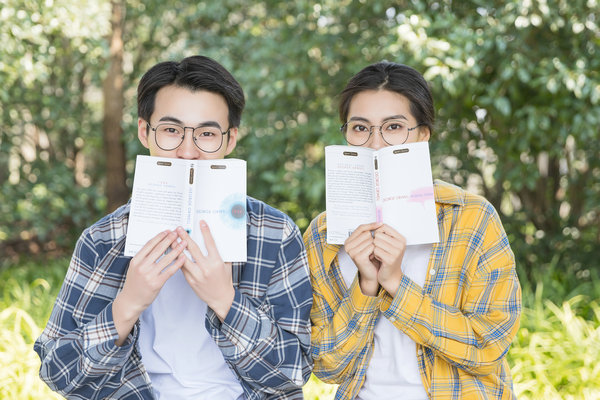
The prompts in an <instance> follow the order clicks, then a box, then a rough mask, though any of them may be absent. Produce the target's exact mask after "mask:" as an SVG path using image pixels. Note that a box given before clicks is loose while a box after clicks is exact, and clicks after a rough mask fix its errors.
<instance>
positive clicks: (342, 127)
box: [340, 121, 426, 146]
mask: <svg viewBox="0 0 600 400" xmlns="http://www.w3.org/2000/svg"><path fill="white" fill-rule="evenodd" d="M349 122H352V121H346V123H345V124H344V125H342V126H340V132H341V133H342V136H344V139H345V140H346V143H348V144H350V145H352V146H362V145H363V144H365V143H367V142H368V141H369V139H371V135H372V134H373V128H379V134H381V138H382V139H383V141H384V142H386V143H387V144H389V145H390V146H395V145H399V144H404V143H406V141H407V140H408V135H410V132H411V131H414V130H415V129H417V128H418V127H420V126H424V125H426V124H418V125H416V126H413V127H412V128H406V131H407V133H406V138H404V142H402V143H396V144H393V143H390V142H388V141H387V140H385V136H383V129H382V128H383V125H385V124H387V123H389V121H388V122H386V123H385V124H382V125H369V136H367V139H366V140H365V141H364V142H362V143H361V144H354V143H350V142H349V141H348V138H347V137H346V128H347V127H348V123H349Z"/></svg>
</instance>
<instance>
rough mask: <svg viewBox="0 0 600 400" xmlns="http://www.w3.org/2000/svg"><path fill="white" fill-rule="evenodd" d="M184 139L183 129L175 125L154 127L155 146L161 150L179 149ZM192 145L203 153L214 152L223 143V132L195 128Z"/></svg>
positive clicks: (214, 128) (211, 127)
mask: <svg viewBox="0 0 600 400" xmlns="http://www.w3.org/2000/svg"><path fill="white" fill-rule="evenodd" d="M184 137H185V129H184V128H183V127H182V126H180V125H175V124H160V125H158V126H157V127H156V144H157V145H158V147H160V148H161V149H163V150H173V149H176V148H177V147H179V145H181V143H182V142H183V139H184ZM193 138H194V144H195V145H196V146H197V147H198V148H199V149H200V150H203V151H206V152H215V151H217V150H219V149H220V148H221V145H222V143H223V132H221V130H220V129H219V128H217V127H216V126H203V127H197V128H195V129H194V131H193Z"/></svg>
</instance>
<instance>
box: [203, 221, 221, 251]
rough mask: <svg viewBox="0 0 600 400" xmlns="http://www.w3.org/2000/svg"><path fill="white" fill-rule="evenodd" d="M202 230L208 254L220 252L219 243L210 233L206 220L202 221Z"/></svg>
mask: <svg viewBox="0 0 600 400" xmlns="http://www.w3.org/2000/svg"><path fill="white" fill-rule="evenodd" d="M200 231H201V232H202V238H203V239H204V245H205V246H206V251H207V252H208V254H207V255H209V256H210V255H213V254H219V251H218V250H217V244H216V243H215V239H214V238H213V236H212V233H210V228H209V227H208V224H207V223H206V221H200Z"/></svg>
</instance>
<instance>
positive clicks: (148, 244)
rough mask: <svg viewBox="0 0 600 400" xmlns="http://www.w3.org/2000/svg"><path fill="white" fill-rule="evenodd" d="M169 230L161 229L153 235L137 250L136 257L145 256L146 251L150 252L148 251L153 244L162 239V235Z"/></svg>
mask: <svg viewBox="0 0 600 400" xmlns="http://www.w3.org/2000/svg"><path fill="white" fill-rule="evenodd" d="M169 232H170V231H169V230H166V231H162V232H160V233H159V234H157V235H156V236H154V237H153V238H152V239H150V240H148V242H146V244H145V245H144V246H143V247H142V248H141V249H140V250H139V251H138V252H137V254H136V257H138V258H144V257H146V255H148V253H150V251H151V250H152V249H153V248H154V246H156V245H157V244H158V242H160V241H161V240H162V239H164V237H165V236H166V235H167V234H168V233H169Z"/></svg>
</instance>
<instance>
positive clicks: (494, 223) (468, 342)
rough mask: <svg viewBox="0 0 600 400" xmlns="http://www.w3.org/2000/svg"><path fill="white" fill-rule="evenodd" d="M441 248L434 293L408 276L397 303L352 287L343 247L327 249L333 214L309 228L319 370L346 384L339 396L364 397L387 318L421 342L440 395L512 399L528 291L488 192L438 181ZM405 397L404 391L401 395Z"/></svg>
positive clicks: (420, 355)
mask: <svg viewBox="0 0 600 400" xmlns="http://www.w3.org/2000/svg"><path fill="white" fill-rule="evenodd" d="M434 191H435V201H436V209H437V216H438V226H439V232H440V242H439V243H436V244H434V245H433V249H432V253H431V256H430V259H429V263H428V266H427V275H426V276H427V278H426V281H425V285H424V287H420V286H419V285H417V284H415V283H414V282H412V281H411V280H410V279H409V278H407V277H406V276H403V277H402V281H401V283H400V287H399V289H398V293H397V294H396V296H395V297H394V298H392V297H391V296H390V295H389V294H388V293H387V292H385V291H384V290H380V292H379V294H378V296H376V297H371V296H365V295H364V294H362V292H361V290H360V287H359V285H358V279H357V278H356V277H355V279H354V281H353V282H352V284H351V285H350V287H349V288H348V287H347V286H346V284H345V282H344V279H343V278H342V274H341V271H340V268H339V265H338V260H337V252H338V250H339V249H340V247H341V246H339V245H330V244H327V242H326V238H327V226H326V218H325V213H322V214H321V215H319V216H318V217H317V218H315V219H314V220H313V221H312V223H311V224H310V226H309V227H308V229H307V230H306V232H305V233H304V242H305V244H306V249H307V252H308V262H309V265H310V269H311V281H312V285H313V307H312V311H311V321H312V324H313V327H312V337H311V339H312V356H313V359H314V362H315V369H314V373H315V374H316V375H317V377H319V378H320V379H321V380H323V381H324V382H328V383H337V384H340V386H339V388H338V391H337V393H336V396H335V398H336V399H353V398H354V397H355V396H356V395H357V393H358V392H359V391H360V388H361V387H362V385H363V383H364V380H365V374H366V371H367V368H368V365H369V360H370V358H371V354H372V350H373V331H374V329H375V324H376V323H377V321H378V319H379V318H381V317H382V316H383V317H385V318H387V319H388V320H389V321H390V322H392V323H393V324H394V326H396V327H397V328H398V329H399V330H400V331H402V332H404V333H405V334H406V335H408V336H409V337H410V338H411V339H412V340H414V341H415V343H416V344H417V346H416V348H417V353H416V357H417V361H418V365H419V370H420V373H421V378H422V381H423V385H424V387H425V390H426V391H427V393H428V394H429V398H430V399H444V400H446V399H511V398H514V397H515V396H514V392H513V387H512V379H511V375H510V370H509V367H508V363H507V361H506V357H505V356H506V353H507V352H508V349H509V347H510V344H511V342H512V340H513V338H514V336H515V334H516V332H517V330H518V328H519V316H520V314H521V288H520V285H519V281H518V278H517V274H516V271H515V261H514V255H513V253H512V251H511V249H510V246H509V244H508V239H507V237H506V234H505V232H504V229H503V228H502V224H501V223H500V219H499V217H498V215H497V213H496V210H495V209H494V208H493V206H492V205H491V204H490V203H489V202H487V201H486V200H485V199H483V198H482V197H480V196H476V195H473V194H470V193H468V192H465V191H464V190H462V189H460V188H458V187H456V186H454V185H450V184H448V183H445V182H442V181H439V180H436V181H435V182H434ZM398 398H401V397H400V394H399V397H398Z"/></svg>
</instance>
